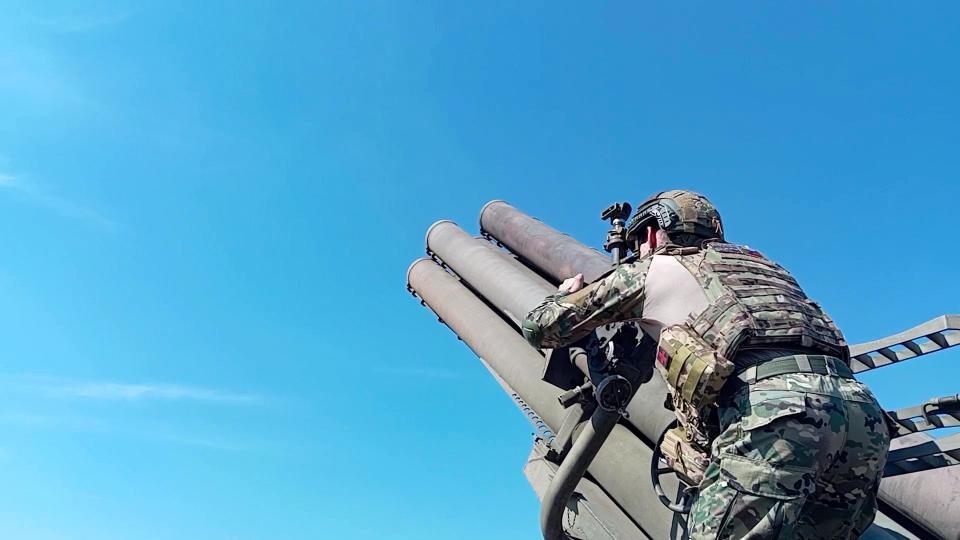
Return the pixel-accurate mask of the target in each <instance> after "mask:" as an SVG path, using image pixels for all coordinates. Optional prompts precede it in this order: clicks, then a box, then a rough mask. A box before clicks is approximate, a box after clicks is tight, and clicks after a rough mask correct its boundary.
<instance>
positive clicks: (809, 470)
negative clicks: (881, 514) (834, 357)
mask: <svg viewBox="0 0 960 540" xmlns="http://www.w3.org/2000/svg"><path fill="white" fill-rule="evenodd" d="M721 419H722V425H724V426H725V429H724V431H723V432H722V433H721V434H720V436H719V437H717V439H716V440H715V441H714V443H713V452H712V455H713V456H714V457H713V461H712V462H711V464H710V467H709V468H708V469H707V471H706V473H705V478H704V480H703V481H702V482H701V483H700V490H701V491H700V496H699V497H698V499H697V501H696V503H695V504H694V507H693V510H692V511H691V514H690V525H691V530H690V538H691V539H692V540H701V539H711V540H713V539H715V538H758V539H760V538H770V539H774V538H798V539H803V540H808V539H809V540H813V539H840V540H842V539H847V538H850V539H853V538H858V537H859V536H860V535H861V534H863V532H864V531H865V530H866V529H867V527H869V525H870V523H871V522H872V521H873V517H874V515H875V513H876V494H877V488H878V486H879V481H880V476H881V473H882V471H883V466H884V463H885V461H886V454H887V449H888V447H889V444H890V438H889V435H888V433H887V429H886V426H885V425H884V423H883V416H882V412H881V410H880V406H879V405H878V404H877V402H876V400H875V399H874V397H873V395H872V394H871V393H870V391H869V390H868V389H867V388H866V387H865V386H864V385H862V384H861V383H859V382H857V381H855V380H853V379H843V378H840V377H833V376H826V375H815V374H808V373H793V374H789V375H780V376H777V377H771V378H769V379H764V380H762V381H759V382H757V383H755V384H754V385H751V386H749V387H746V388H744V389H742V390H741V391H740V392H738V393H737V395H736V396H735V398H734V400H733V404H732V405H730V406H727V407H724V408H723V409H722V410H721Z"/></svg>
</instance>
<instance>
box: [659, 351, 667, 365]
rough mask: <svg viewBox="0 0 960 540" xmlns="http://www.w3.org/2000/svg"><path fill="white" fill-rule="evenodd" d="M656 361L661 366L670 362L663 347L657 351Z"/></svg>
mask: <svg viewBox="0 0 960 540" xmlns="http://www.w3.org/2000/svg"><path fill="white" fill-rule="evenodd" d="M657 362H660V365H661V366H666V365H667V364H669V363H670V357H669V356H667V353H666V352H664V350H663V349H660V350H659V351H657Z"/></svg>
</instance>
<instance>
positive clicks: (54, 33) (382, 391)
mask: <svg viewBox="0 0 960 540" xmlns="http://www.w3.org/2000/svg"><path fill="white" fill-rule="evenodd" d="M512 4H516V3H498V2H494V3H489V2H488V3H483V5H482V6H481V5H475V6H470V5H467V4H465V3H450V2H433V3H429V2H418V3H416V4H414V3H401V2H340V3H334V2H307V3H297V2H290V3H286V4H284V5H282V6H281V5H277V4H276V3H272V2H244V3H235V2H229V3H228V2H221V3H217V2H202V3H187V2H178V1H164V2H157V3H152V4H151V3H139V2H93V3H78V2H60V3H45V2H13V3H3V4H0V5H2V8H0V231H2V232H3V238H4V249H3V250H2V252H0V295H2V298H3V309H0V354H2V358H3V362H2V365H0V433H2V436H0V467H3V469H4V470H5V472H6V474H5V476H4V483H3V488H2V489H0V537H3V538H16V539H28V540H41V539H42V540H53V539H97V540H110V539H127V538H138V539H145V540H151V539H173V538H178V539H179V538H203V539H211V540H215V539H228V538H229V539H266V538H271V539H272V538H291V539H294V538H359V539H368V538H369V539H373V538H398V539H414V538H416V539H421V538H443V539H446V538H464V539H470V538H477V539H480V538H482V539H488V538H503V539H514V538H515V539H529V538H536V537H537V536H538V534H539V533H538V527H537V502H536V499H535V497H534V495H533V492H532V490H530V488H529V487H528V486H527V484H526V481H525V479H524V478H523V475H522V473H521V470H520V469H521V466H522V463H523V461H524V459H525V457H526V453H527V450H528V446H529V442H530V439H529V435H530V432H531V429H530V428H529V426H528V425H527V424H526V423H525V421H524V419H523V417H522V416H521V415H520V414H519V413H517V412H516V410H515V409H514V408H513V405H512V403H511V402H510V400H509V399H508V398H507V397H506V396H505V395H503V393H502V392H501V390H500V389H499V387H498V386H497V385H496V383H495V382H494V381H493V380H492V379H491V378H490V377H489V376H488V375H487V374H486V372H485V371H484V370H483V368H482V367H481V366H480V364H479V362H477V361H476V359H475V358H474V357H473V356H472V355H471V353H470V352H469V351H468V350H467V349H466V347H464V346H463V345H462V344H461V343H459V342H458V341H457V340H456V339H454V337H453V336H452V335H451V334H450V333H449V331H448V330H447V329H446V328H445V327H443V326H442V325H439V324H436V320H435V318H434V317H433V316H432V315H431V314H430V313H429V312H427V310H425V309H423V308H421V307H420V306H419V305H418V304H417V302H415V301H414V300H413V299H412V298H410V297H409V295H408V294H407V292H406V290H405V288H404V285H405V283H404V271H405V269H406V267H407V265H408V264H409V262H410V261H411V260H412V259H413V258H415V257H417V256H419V255H420V254H422V252H423V233H424V231H425V230H426V228H427V227H428V226H429V224H430V223H431V222H433V221H434V220H436V219H440V218H450V219H454V220H456V221H457V222H459V223H461V224H462V225H463V226H465V227H466V228H468V229H469V230H474V231H475V230H476V220H477V214H478V211H479V209H480V207H481V206H482V205H483V203H485V202H486V201H488V200H490V199H494V198H502V199H507V200H509V201H511V202H512V203H514V204H515V205H517V206H518V207H520V208H522V209H524V210H526V211H527V212H529V213H531V214H533V215H536V216H538V217H540V218H542V219H543V220H545V221H546V222H548V223H550V224H552V225H554V226H555V227H557V228H560V229H562V230H565V231H567V232H570V233H572V234H574V235H575V236H577V237H578V238H580V239H582V240H584V241H587V242H589V243H592V244H593V245H599V244H600V243H601V241H602V238H603V234H604V226H603V224H602V223H601V222H600V221H599V220H598V219H597V215H598V213H599V211H600V210H601V209H602V208H603V207H605V206H606V205H607V204H609V203H610V202H613V201H619V200H633V201H636V200H638V199H642V198H644V197H646V196H647V195H649V194H650V193H652V192H654V191H659V190H663V189H669V188H673V187H687V188H692V189H697V190H700V191H702V192H704V193H706V194H707V195H709V196H710V197H711V198H712V199H713V200H714V201H715V202H716V203H717V204H718V205H719V207H720V209H721V211H722V212H723V214H724V216H725V220H726V222H727V231H728V236H729V237H730V238H731V239H733V240H736V241H740V242H745V243H748V244H750V245H751V246H753V247H756V248H759V249H761V250H763V251H764V252H766V253H767V254H768V255H770V256H772V257H773V258H775V259H777V260H779V261H780V262H781V263H783V264H784V265H785V266H786V267H787V268H789V269H791V270H792V271H793V272H794V273H795V274H796V275H797V277H798V278H799V280H800V281H801V283H802V284H804V286H805V288H806V289H807V291H808V292H809V293H810V294H811V295H812V296H814V297H815V298H817V299H819V300H820V301H821V302H822V303H823V304H824V305H825V306H826V308H827V309H828V311H829V312H830V313H831V314H832V315H833V316H834V318H835V319H836V320H837V321H838V323H839V324H840V325H841V327H842V328H843V329H844V330H845V332H846V333H847V335H848V337H849V339H850V340H851V341H852V342H858V341H863V340H868V339H873V338H877V337H881V336H884V335H887V334H888V333H892V332H895V331H899V330H902V329H904V328H906V327H909V326H912V325H913V324H916V323H919V322H922V321H925V320H927V319H930V318H932V317H934V316H936V315H939V314H942V313H947V312H958V311H960V292H958V291H960V289H958V287H957V285H956V278H957V277H958V270H957V268H958V267H960V266H958V265H960V256H958V254H957V249H956V247H957V243H956V238H955V236H956V231H957V200H958V196H960V187H958V181H957V178H958V172H960V147H958V146H960V145H958V139H957V126H958V124H960V114H958V108H957V102H956V96H957V95H958V94H960V71H958V70H957V69H956V68H955V62H956V58H957V57H958V56H960V36H958V34H957V32H956V28H957V24H958V10H957V8H956V6H955V5H953V4H950V3H939V4H937V3H929V4H924V5H923V6H922V7H921V6H912V5H911V6H907V5H905V4H887V5H880V4H876V3H859V2H850V3H844V4H842V5H838V4H836V3H827V2H824V3H816V2H815V3H805V4H803V5H802V6H801V5H791V6H783V5H780V6H775V7H774V6H769V5H764V6H758V5H750V4H746V3H740V4H736V5H729V4H727V5H724V6H723V8H722V9H718V8H716V7H713V6H711V5H710V4H700V3H686V4H683V5H682V6H670V7H665V6H654V5H649V4H645V5H639V6H638V5H635V4H633V3H627V2H622V3H609V4H604V5H598V6H591V9H589V10H584V9H583V7H582V5H577V4H574V3H557V2H549V3H522V4H520V5H512ZM958 360H960V357H958V354H957V353H955V352H953V351H951V352H949V353H942V354H939V355H936V356H934V357H931V358H928V359H921V360H918V361H917V362H914V363H910V364H908V365H903V366H897V367H892V368H889V369H885V370H882V371H880V372H877V373H875V374H871V375H869V376H868V377H866V380H867V381H868V382H869V383H870V384H871V385H873V387H874V388H875V389H876V391H877V393H878V394H879V395H880V397H881V399H882V401H883V403H884V404H885V405H886V406H888V407H891V408H893V407H900V406H905V405H912V404H915V403H918V402H920V401H922V400H925V399H927V398H929V397H932V396H937V395H944V394H948V393H955V392H957V391H960V387H958V386H957V380H958V375H960V369H958V367H957V366H958V363H957V362H958ZM638 489H645V487H643V486H638Z"/></svg>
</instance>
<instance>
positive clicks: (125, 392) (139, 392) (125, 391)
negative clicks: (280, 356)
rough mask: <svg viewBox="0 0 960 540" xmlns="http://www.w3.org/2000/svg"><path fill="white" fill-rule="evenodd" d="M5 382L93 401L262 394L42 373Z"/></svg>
mask: <svg viewBox="0 0 960 540" xmlns="http://www.w3.org/2000/svg"><path fill="white" fill-rule="evenodd" d="M2 379H3V381H4V383H5V384H4V386H7V387H8V389H13V388H17V389H20V390H21V391H25V392H27V393H32V394H33V395H35V396H40V397H48V398H66V399H85V400H95V401H193V402H206V403H211V404H220V405H255V404H258V403H263V402H264V399H263V397H262V396H260V395H257V394H248V393H240V392H231V391H228V390H222V389H216V388H205V387H201V386H190V385H183V384H169V383H147V382H145V383H130V382H116V381H76V380H67V379H61V378H56V377H48V376H43V375H6V376H2Z"/></svg>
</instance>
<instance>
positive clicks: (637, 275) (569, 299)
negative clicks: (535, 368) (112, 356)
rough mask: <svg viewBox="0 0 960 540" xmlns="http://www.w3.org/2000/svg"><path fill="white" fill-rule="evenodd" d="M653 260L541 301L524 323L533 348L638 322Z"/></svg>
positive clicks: (623, 267)
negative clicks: (614, 324) (611, 325)
mask: <svg viewBox="0 0 960 540" xmlns="http://www.w3.org/2000/svg"><path fill="white" fill-rule="evenodd" d="M651 261H652V257H647V258H645V259H642V260H640V261H637V262H635V263H631V264H621V265H620V266H618V267H617V268H616V269H614V270H613V271H612V272H610V273H609V274H607V275H606V277H604V278H603V279H601V280H598V281H595V282H593V283H591V284H590V285H588V286H586V287H584V288H583V289H580V290H579V291H577V292H575V293H571V294H562V293H558V294H554V295H551V296H548V297H546V298H545V299H544V301H543V303H541V304H540V305H539V306H537V307H536V308H534V309H533V311H531V312H530V314H529V315H527V320H526V321H524V324H523V331H524V336H525V337H526V338H527V341H530V343H531V344H532V345H533V346H534V347H547V348H555V347H562V346H564V345H569V344H570V343H573V342H574V341H576V340H578V339H580V338H582V337H584V336H586V335H587V334H589V333H590V332H592V331H593V330H594V329H595V328H598V327H600V326H602V325H604V324H607V323H612V322H616V321H624V320H629V319H639V318H640V316H641V312H642V310H643V299H644V294H643V282H644V281H645V279H646V276H647V270H648V269H649V268H650V262H651Z"/></svg>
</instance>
